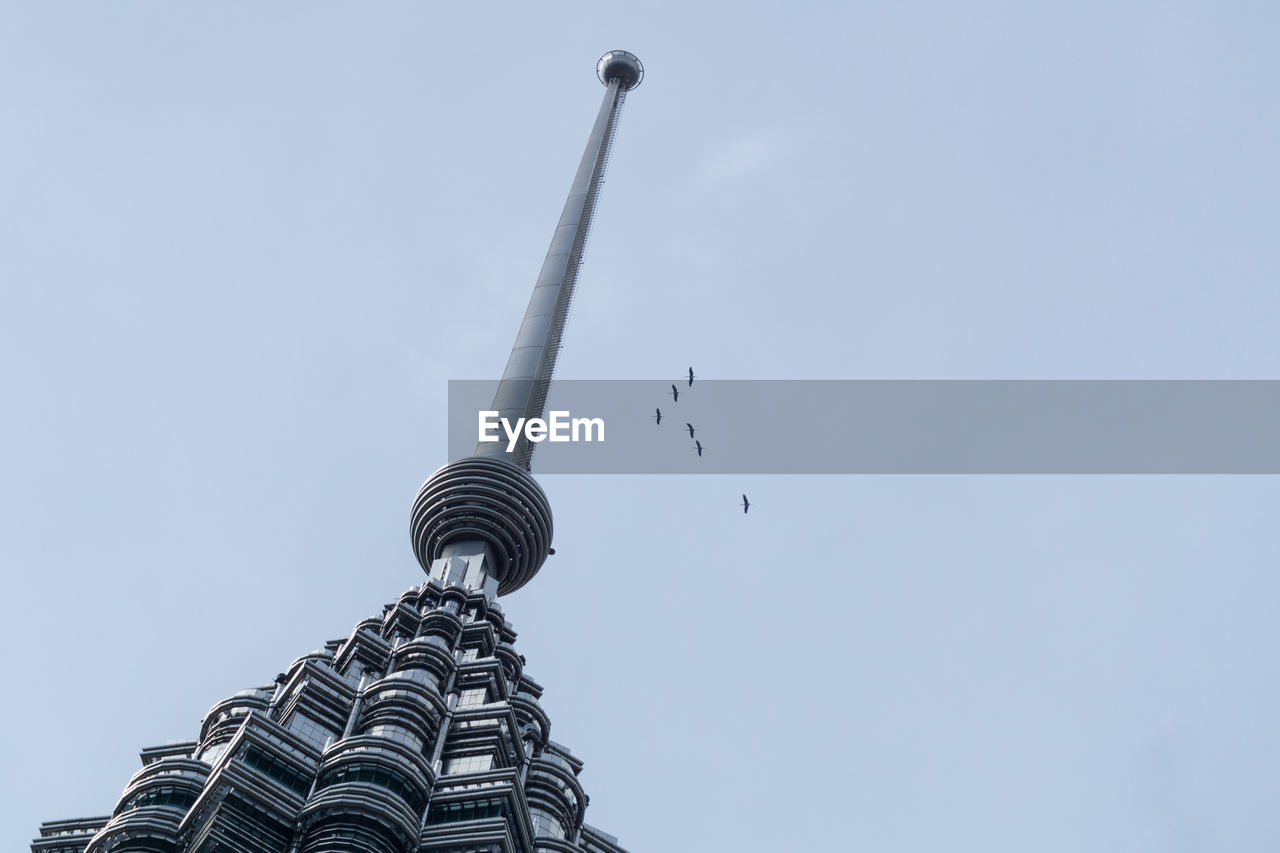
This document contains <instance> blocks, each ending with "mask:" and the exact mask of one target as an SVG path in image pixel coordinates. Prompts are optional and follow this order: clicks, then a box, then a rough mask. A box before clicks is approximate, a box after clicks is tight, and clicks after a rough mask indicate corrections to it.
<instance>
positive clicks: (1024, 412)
mask: <svg viewBox="0 0 1280 853" xmlns="http://www.w3.org/2000/svg"><path fill="white" fill-rule="evenodd" d="M496 384H497V383H496V382H482V381H451V382H450V383H449V459H458V458H460V457H463V456H470V455H471V454H473V453H474V452H475V449H476V445H477V439H478V433H479V419H480V415H479V413H481V412H483V411H485V410H488V409H489V408H490V402H491V401H492V399H493V391H494V388H495V387H496ZM671 386H672V383H671V382H669V381H664V380H618V381H612V380H608V381H606V380H589V381H588V380H562V381H558V382H555V383H553V384H552V387H551V394H550V396H549V397H548V404H547V417H548V418H550V417H551V413H552V412H553V411H560V412H565V413H567V414H566V415H562V416H561V419H562V420H563V421H564V424H563V428H562V430H561V432H563V434H564V435H565V436H570V435H571V433H572V429H571V420H570V419H575V418H576V419H599V420H600V421H602V422H603V424H604V429H603V438H604V440H603V441H598V440H592V441H587V440H585V439H586V438H587V437H588V429H587V427H586V424H585V423H580V424H579V429H578V439H579V440H578V441H572V440H570V441H556V442H553V441H549V440H543V441H541V442H539V443H537V445H536V448H535V450H534V454H533V470H534V471H535V472H536V473H543V474H1277V473H1280V428H1278V427H1280V381H1272V380H1265V381H1254V380H1249V381H1223V380H1208V381H1182V380H1178V381H1147V380H1141V381H1093V380H1081V381H1041V380H1035V381H1006V380H997V381H985V380H984V381H945V380H925V381H898V380H893V381H863V380H849V381H821V380H761V381H756V380H702V379H699V380H697V381H696V382H695V383H694V384H693V386H692V387H690V386H689V384H688V382H687V380H678V381H676V382H675V387H676V390H678V391H679V399H673V396H672V388H671ZM658 410H661V412H662V421H661V423H658V421H657V417H656V414H657V411H658ZM688 424H692V425H693V427H694V434H693V436H692V437H690V435H689V430H688V426H687V425H688ZM510 426H511V427H513V428H514V427H516V425H515V424H511V425H510ZM495 432H496V434H497V435H498V436H499V437H500V444H501V446H502V447H504V448H505V447H506V446H507V443H508V438H507V434H506V432H505V430H504V429H503V427H502V426H497V427H496V430H495ZM598 432H599V430H598V429H592V430H590V437H591V438H593V439H595V438H597V437H598V435H597V433H598ZM695 442H700V443H701V444H702V448H703V451H702V455H701V456H699V455H698V452H697V444H695Z"/></svg>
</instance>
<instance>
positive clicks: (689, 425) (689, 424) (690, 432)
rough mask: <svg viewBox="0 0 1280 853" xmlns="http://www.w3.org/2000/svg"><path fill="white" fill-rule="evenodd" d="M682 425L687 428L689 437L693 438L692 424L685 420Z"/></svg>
mask: <svg viewBox="0 0 1280 853" xmlns="http://www.w3.org/2000/svg"><path fill="white" fill-rule="evenodd" d="M684 425H685V426H687V427H688V428H689V438H693V424H691V423H689V422H688V421H685V424H684Z"/></svg>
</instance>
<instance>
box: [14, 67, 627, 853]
mask: <svg viewBox="0 0 1280 853" xmlns="http://www.w3.org/2000/svg"><path fill="white" fill-rule="evenodd" d="M597 71H598V74H599V76H600V80H601V82H602V83H604V84H605V87H606V90H605V97H604V102H603V103H602V105H601V107H600V112H599V114H598V116H597V119H596V122H595V125H594V126H593V128H592V132H591V136H590V138H589V140H588V144H587V148H586V151H585V152H584V154H583V158H582V161H581V164H580V165H579V168H578V172H577V175H576V176H575V178H574V182H573V185H572V188H571V189H570V193H569V198H568V200H567V201H566V203H565V208H564V212H563V213H562V215H561V218H560V222H559V224H558V225H557V227H556V231H555V234H554V236H553V238H552V243H551V248H550V250H549V251H548V253H547V257H546V260H545V261H544V263H543V267H542V271H541V273H540V275H539V277H538V281H537V284H536V285H535V287H534V293H533V297H532V299H531V300H530V303H529V308H528V310H527V311H526V313H525V318H524V322H523V323H522V325H521V328H520V332H519V334H518V336H517V338H516V343H515V346H514V347H513V349H512V352H511V356H510V359H509V361H508V364H507V369H506V371H505V372H504V374H503V378H502V381H501V382H500V383H499V386H498V391H497V394H496V396H495V399H494V404H493V406H492V408H493V409H495V410H497V411H499V412H500V413H501V414H502V416H503V417H510V418H512V419H513V420H514V418H516V417H537V416H539V415H541V413H542V410H543V407H544V404H545V401H546V395H547V390H548V387H549V383H550V379H551V373H552V371H553V369H554V367H555V359H556V355H557V354H558V351H559V348H560V341H561V339H562V336H563V333H564V322H565V317H566V316H567V314H568V308H569V301H570V300H571V299H572V296H573V289H574V286H575V284H576V281H577V273H578V267H579V265H580V264H581V261H582V251H583V246H584V245H585V241H586V236H587V231H588V229H589V228H590V224H591V217H592V212H593V211H594V208H595V202H596V198H597V196H598V193H599V189H600V185H601V182H602V179H603V175H604V169H605V165H606V163H607V160H608V155H609V148H610V144H611V142H612V139H613V133H614V129H615V128H616V125H617V120H618V115H619V112H620V110H621V107H622V103H623V100H624V98H625V95H626V93H627V92H628V91H630V90H631V89H634V88H635V87H636V86H637V85H639V83H640V80H641V78H642V77H643V73H644V72H643V67H642V66H641V64H640V61H639V60H638V59H637V58H636V57H635V56H633V55H631V54H629V53H626V52H625V51H611V52H610V53H607V54H605V56H604V57H602V58H601V60H600V63H599V64H598V66H597ZM531 454H532V446H531V445H528V444H524V445H517V446H516V447H515V448H514V450H513V452H512V453H510V454H508V453H506V452H504V450H503V448H495V446H493V445H481V446H480V447H478V448H477V452H476V455H475V456H473V457H469V458H466V459H461V460H456V461H454V462H452V463H450V464H448V465H446V466H444V467H443V468H441V469H440V470H439V471H437V472H436V473H435V474H433V475H432V476H431V477H430V478H429V479H428V480H427V482H426V484H424V485H423V487H422V489H421V491H420V492H419V493H418V497H417V499H416V500H415V502H414V505H413V510H412V517H411V523H410V524H411V536H412V541H413V546H414V552H415V554H416V555H417V557H418V560H419V562H420V563H421V565H422V567H423V569H424V570H425V571H426V572H427V575H428V578H427V580H426V582H425V583H423V584H421V585H420V586H417V587H414V588H412V589H410V590H408V591H407V592H405V593H404V594H402V595H401V596H400V597H399V598H398V599H397V600H396V601H394V602H392V603H390V604H388V605H386V606H385V607H384V608H383V612H382V614H381V615H377V616H372V617H370V618H368V619H365V620H363V621H361V622H358V623H357V624H356V626H355V628H354V629H353V630H352V631H351V633H350V635H348V636H347V637H343V638H340V639H336V640H332V641H330V642H328V643H326V644H325V645H324V647H323V648H321V649H317V650H315V651H313V652H310V653H308V654H305V655H303V656H302V657H299V658H298V659H297V660H295V661H293V662H292V663H291V664H290V665H289V666H288V667H287V668H286V669H285V671H284V672H281V673H280V674H279V675H277V676H276V677H275V679H274V681H273V682H271V683H269V684H264V685H262V686H259V687H252V688H250V689H248V690H243V691H241V692H239V693H237V694H236V695H234V696H232V697H230V698H228V699H225V700H224V701H222V702H219V703H218V704H216V705H214V706H213V708H212V709H210V711H209V713H208V715H207V716H206V717H205V718H204V720H203V722H202V724H201V728H200V733H199V737H198V738H197V739H195V740H190V741H184V742H180V743H169V744H166V745H164V746H158V747H153V748H149V749H144V750H142V753H141V758H142V768H141V769H140V770H139V771H138V772H137V773H135V774H134V775H133V777H132V778H131V779H130V780H129V782H128V784H127V785H126V786H125V788H124V791H123V792H122V793H121V795H120V797H119V799H118V800H117V802H116V804H115V808H114V809H113V810H112V812H111V814H109V815H103V816H100V817H92V818H81V819H76V820H64V821H53V822H47V823H44V824H42V825H41V828H40V837H39V838H37V839H35V840H34V841H33V842H32V844H31V850H32V851H33V853H34V851H39V853H135V851H136V853H143V851H146V853H336V851H356V853H409V851H422V853H428V851H430V852H431V853H534V851H567V853H625V851H623V849H622V848H621V847H620V846H618V842H617V839H615V838H614V837H613V836H611V835H609V834H607V833H605V832H602V831H601V830H598V829H595V828H594V827H592V826H590V825H589V824H587V823H586V820H585V818H586V808H587V803H588V797H587V795H586V793H585V792H584V791H583V790H582V786H581V785H580V784H579V782H578V774H579V772H580V771H581V769H582V763H581V762H580V761H578V760H577V759H576V758H574V757H573V755H572V754H570V752H569V750H568V749H566V748H565V747H563V746H561V745H559V744H558V743H556V742H555V741H553V740H551V737H550V733H551V725H550V721H549V720H548V719H547V715H546V714H545V713H544V712H543V710H542V708H541V706H540V705H539V704H538V700H539V698H540V696H541V694H542V688H541V686H539V685H538V684H537V682H535V681H534V680H533V679H532V678H531V677H529V675H527V674H526V673H525V671H524V667H525V661H524V658H523V656H521V655H520V654H519V653H518V652H517V651H516V649H515V646H514V643H515V639H516V632H515V630H514V629H513V628H512V626H511V624H510V623H508V622H507V620H506V617H505V615H504V613H503V610H502V607H501V605H500V604H499V603H498V600H497V598H498V596H500V595H503V594H505V593H507V592H511V591H513V590H515V589H518V588H519V587H521V586H523V585H524V584H525V583H527V582H528V581H529V580H530V579H531V578H532V577H533V575H534V574H535V573H536V572H537V571H538V569H539V568H540V567H541V566H542V564H543V562H544V561H545V560H546V558H547V556H548V555H549V554H550V553H551V535H552V522H551V508H550V505H549V504H548V502H547V498H546V495H545V494H544V493H543V491H542V489H541V488H540V487H539V486H538V484H537V483H536V482H535V481H534V479H533V477H532V476H531V474H530V473H529V467H530V457H531Z"/></svg>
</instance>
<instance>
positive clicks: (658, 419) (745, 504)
mask: <svg viewBox="0 0 1280 853" xmlns="http://www.w3.org/2000/svg"><path fill="white" fill-rule="evenodd" d="M689 387H690V388H692V387H693V368H692V367H690V368H689ZM671 402H672V403H678V402H680V389H679V388H678V387H677V386H676V384H675V383H674V382H673V383H671ZM653 420H654V422H655V423H657V425H658V426H662V409H659V408H655V409H654V410H653ZM684 428H685V429H687V430H689V438H692V439H693V446H694V449H696V450H697V451H698V456H699V457H701V456H702V442H701V441H699V440H698V439H697V438H696V437H695V436H694V432H695V430H694V427H693V424H691V423H689V422H688V421H685V423H684ZM749 509H751V501H749V500H747V496H746V495H745V494H744V495H743V496H742V514H743V515H746V514H747V510H749Z"/></svg>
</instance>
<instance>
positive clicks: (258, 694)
mask: <svg viewBox="0 0 1280 853" xmlns="http://www.w3.org/2000/svg"><path fill="white" fill-rule="evenodd" d="M515 638H516V634H515V631H514V630H513V629H512V627H511V626H510V625H509V624H508V623H507V621H506V619H505V618H504V616H503V614H502V609H501V607H500V606H499V605H498V604H497V602H496V601H495V600H494V599H493V598H492V597H490V596H486V595H485V594H484V593H483V592H482V591H480V590H473V589H468V588H466V587H463V586H460V585H443V584H441V582H440V581H437V580H434V579H433V580H430V581H428V582H427V583H424V584H423V585H422V586H420V587H416V588H414V589H411V590H409V591H407V592H406V593H404V594H403V595H401V596H400V599H399V600H398V601H396V602H394V603H392V604H388V605H387V606H386V607H385V608H384V609H383V614H382V616H381V617H373V618H370V619H366V620H364V621H362V622H360V623H358V624H357V625H356V626H355V628H354V630H352V632H351V635H350V636H349V637H346V638H344V639H340V640H333V641H331V642H329V643H327V644H326V645H325V647H324V648H323V649H318V650H316V651H313V652H310V653H309V654H306V655H303V656H302V657H300V658H298V659H297V660H295V661H294V662H293V663H292V664H291V665H290V666H289V668H288V669H287V670H286V671H285V672H282V673H280V674H279V675H278V676H276V678H275V682H274V683H272V684H268V685H265V686H262V687H255V688H251V689H249V690H242V691H241V692H239V693H237V694H235V695H234V696H231V697H230V698H228V699H225V700H224V701H222V702H219V703H218V704H216V705H214V706H213V708H211V709H210V711H209V714H208V715H207V716H206V717H205V718H204V721H203V723H202V724H201V727H200V735H199V738H198V739H196V740H191V741H183V742H178V743H170V744H166V745H164V746H159V747H153V748H150V749H144V750H143V751H142V769H141V770H139V771H138V772H137V773H135V774H134V775H133V778H131V779H130V780H129V782H128V784H127V785H126V786H125V788H124V791H123V792H122V793H121V795H120V798H119V800H118V802H117V803H116V806H115V809H114V810H113V811H112V812H111V814H110V815H106V816H102V817H92V818H82V819H79V820H64V821H54V822H49V823H45V824H43V825H42V826H41V827H40V837H39V838H37V839H35V840H34V841H33V842H32V844H31V850H32V851H33V853H134V851H138V853H141V851H154V853H188V851H189V853H330V851H358V852H359V853H404V851H415V850H416V851H422V853H427V851H431V853H536V851H553V850H554V851H570V852H571V853H625V851H624V850H623V848H622V847H620V846H618V843H617V839H616V838H614V837H613V836H611V835H609V834H607V833H605V832H601V831H600V830H598V829H595V828H593V827H591V826H589V825H588V824H587V823H586V822H585V820H584V818H585V816H586V809H587V803H588V799H589V798H588V797H587V795H586V794H585V793H584V792H583V790H582V786H581V785H580V784H579V782H578V774H579V772H580V771H581V770H582V762H580V761H579V760H578V759H576V758H574V757H573V755H571V754H570V753H569V751H568V750H567V749H566V748H564V747H563V746H560V745H559V744H557V743H556V742H554V741H552V740H551V738H550V730H551V724H550V721H549V720H548V719H547V715H546V714H545V713H544V712H543V710H542V708H541V706H540V705H539V704H538V699H539V697H540V696H541V694H542V688H541V687H540V686H539V685H538V684H537V683H536V682H535V681H533V679H531V678H530V677H529V676H528V675H526V674H525V672H524V658H523V657H521V655H519V654H518V653H517V652H516V650H515V647H514V645H513V643H514V642H515Z"/></svg>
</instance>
